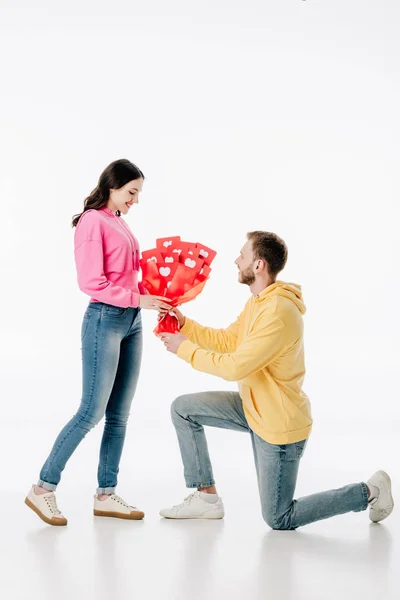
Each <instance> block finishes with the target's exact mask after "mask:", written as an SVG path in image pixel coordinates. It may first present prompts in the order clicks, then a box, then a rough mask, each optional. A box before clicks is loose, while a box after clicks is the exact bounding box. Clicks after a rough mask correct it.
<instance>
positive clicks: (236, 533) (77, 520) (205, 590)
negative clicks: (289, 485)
mask: <svg viewBox="0 0 400 600" xmlns="http://www.w3.org/2000/svg"><path fill="white" fill-rule="evenodd" d="M53 429H54V425H51V426H48V427H47V431H48V433H47V434H46V437H48V436H49V435H50V432H51V431H52V430H53ZM166 431H168V429H167V430H166ZM27 435H28V434H27ZM99 435H100V430H99V431H96V432H93V435H92V436H91V437H92V440H91V441H89V438H87V440H85V442H84V444H83V445H82V446H81V447H80V448H79V450H78V452H77V455H76V456H74V457H73V459H71V462H70V465H69V466H68V469H67V470H66V472H65V476H64V479H63V485H62V486H60V488H59V492H58V497H59V503H60V506H61V509H62V510H63V512H64V513H65V514H66V516H67V517H68V519H69V524H68V527H66V528H52V527H49V526H47V525H45V524H44V523H42V522H41V521H40V520H39V519H38V518H37V517H36V515H35V514H34V513H32V512H31V511H30V510H29V509H28V508H27V507H26V506H25V505H24V503H23V500H24V496H25V494H26V492H27V489H28V488H29V483H30V480H29V479H28V477H29V475H28V471H29V472H30V473H31V472H32V465H33V463H36V462H37V460H38V459H37V457H36V452H37V450H35V449H32V454H33V456H29V457H28V458H27V459H26V461H25V463H24V464H22V462H21V465H20V473H21V474H22V476H23V478H24V479H25V482H26V485H25V486H24V485H22V483H25V482H21V483H20V484H19V485H18V487H15V486H11V487H8V488H7V490H8V491H6V489H4V491H3V493H2V495H1V503H2V509H1V514H2V516H3V518H2V542H3V543H2V545H1V550H2V559H1V571H2V576H1V596H2V597H4V598H7V600H24V599H30V600H36V599H37V598H43V599H45V600H47V599H49V600H50V598H57V599H59V600H66V599H67V598H68V599H70V598H76V599H80V598H85V599H88V600H92V599H96V600H97V599H98V600H103V599H104V600H106V599H107V600H108V599H109V598H115V599H116V600H125V599H127V600H128V599H129V600H131V599H132V598H134V597H136V598H140V599H141V600H142V599H143V600H147V599H153V598H154V599H156V598H157V599H158V598H160V599H163V600H164V599H165V600H186V599H188V598H209V599H214V598H215V599H217V598H218V599H221V598H223V599H225V598H226V599H230V600H236V599H238V600H239V599H242V598H246V599H247V598H248V599H251V600H258V599H265V598H271V599H273V600H303V599H304V600H312V599H316V600H329V599H332V600H333V599H335V600H337V599H338V598H340V599H341V600H342V599H346V600H347V599H352V600H353V599H356V600H357V599H358V598H360V600H361V599H362V600H378V599H379V600H395V599H396V600H397V599H398V598H399V597H400V582H399V577H398V565H399V563H400V535H399V533H400V513H397V512H396V510H395V511H394V513H393V515H392V516H391V517H390V518H389V519H388V520H387V521H385V523H384V524H380V525H373V524H370V522H369V520H368V516H367V513H366V512H364V513H357V514H355V513H352V514H349V515H344V516H341V517H336V518H334V519H330V520H327V521H323V522H320V523H315V524H312V525H309V526H308V527H304V528H301V529H299V530H298V531H295V532H275V531H271V530H269V528H268V527H267V526H266V525H265V523H264V522H263V521H262V518H261V515H260V510H259V505H258V497H257V489H256V484H255V477H254V470H253V468H252V459H251V453H250V445H249V443H248V440H247V439H246V438H247V436H244V435H243V436H242V435H239V434H238V435H235V434H232V433H226V432H218V431H210V432H209V442H210V449H211V452H212V454H213V455H214V456H215V460H214V466H215V470H216V471H217V472H218V474H219V482H220V493H221V495H223V498H224V502H225V507H226V511H227V515H226V518H225V519H224V520H223V521H218V522H205V521H195V522H193V521H191V522H188V521H166V520H162V519H161V518H160V517H159V516H158V510H159V509H160V508H161V507H162V506H164V505H169V504H170V503H176V502H177V501H180V500H181V497H182V496H183V494H184V493H185V491H186V490H185V488H184V487H182V480H181V473H180V465H179V462H178V460H177V459H178V454H177V448H176V447H175V443H173V442H172V439H173V438H171V439H169V438H168V439H166V440H164V441H165V450H164V451H163V455H162V457H159V460H160V458H161V468H160V469H159V471H158V475H157V477H150V475H149V472H150V469H151V470H152V472H154V473H155V472H156V471H155V466H154V464H150V463H151V460H149V462H148V463H146V461H145V459H144V456H145V455H144V454H142V455H141V456H139V455H138V452H137V448H139V447H140V446H142V447H143V448H144V449H146V440H145V439H142V440H137V439H136V440H133V439H132V438H131V437H130V438H129V440H127V447H126V449H125V454H124V457H125V458H124V463H123V465H122V467H123V468H122V473H121V478H122V481H121V486H120V493H121V495H123V496H124V497H125V498H126V499H127V500H128V501H130V502H132V503H136V504H138V505H139V506H141V507H143V509H144V510H145V511H146V518H145V520H144V521H143V522H126V521H119V520H114V519H99V518H95V517H93V516H92V512H91V511H92V504H91V503H92V497H91V494H92V491H93V490H92V489H91V486H90V485H89V483H88V482H87V478H86V475H87V472H88V467H89V464H90V467H91V470H92V471H93V472H94V474H95V469H94V467H95V464H93V463H94V461H95V458H96V454H97V449H98V441H99ZM11 439H12V436H10V438H9V442H7V444H8V448H9V451H11ZM376 441H377V443H378V444H379V445H380V447H382V444H387V448H388V450H390V454H388V461H387V462H386V463H385V465H381V464H379V465H375V464H374V463H373V460H372V457H373V454H374V449H373V448H368V446H367V445H366V440H365V439H363V438H359V439H358V440H357V443H356V444H355V443H354V440H353V441H352V440H351V438H350V437H344V438H343V439H342V440H341V444H340V445H339V446H338V447H337V448H335V446H334V438H323V436H321V437H319V435H318V433H315V434H313V438H312V442H311V441H310V444H309V447H308V450H307V453H306V456H305V457H304V459H303V464H302V466H301V472H300V478H299V483H298V490H297V491H298V495H304V494H307V493H311V492H316V491H320V490H322V489H326V488H327V487H338V486H340V485H344V484H345V483H348V482H351V481H357V480H359V479H361V476H360V477H357V474H361V473H362V474H363V475H364V474H366V475H367V476H368V475H369V474H370V473H369V472H367V468H368V464H369V463H372V464H373V468H374V469H375V467H378V466H383V467H386V468H387V469H388V470H389V471H391V473H392V475H394V477H393V483H394V486H395V487H396V485H398V483H399V479H398V477H396V473H394V469H395V463H396V458H395V456H396V455H395V454H394V452H392V450H391V449H395V447H396V446H395V438H394V437H393V438H391V439H386V440H384V439H383V438H382V439H381V440H376ZM147 443H149V442H148V441H147ZM161 443H163V441H162V440H161ZM3 444H5V440H4V439H3V440H2V444H1V445H3ZM39 445H40V448H41V449H40V454H42V452H43V449H42V446H43V447H44V445H45V444H42V442H40V444H39ZM350 447H353V448H354V451H353V457H352V459H351V460H350V459H349V460H348V461H347V463H346V462H345V461H344V460H343V459H344V454H343V453H344V452H345V451H346V449H347V450H348V449H349V448H350ZM363 447H365V451H364V448H363ZM5 450H6V448H3V452H4V451H5ZM129 455H130V457H131V458H128V457H129ZM133 456H134V457H135V461H134V462H135V464H133V461H132V457H133ZM351 463H354V464H351ZM168 465H169V466H168ZM129 471H131V475H132V479H130V480H129V478H128V480H127V475H128V472H129ZM31 474H32V473H31ZM135 481H136V484H134V482H135ZM74 482H77V484H78V488H79V491H78V493H75V492H74V487H75V484H74ZM3 488H4V486H3ZM5 507H7V511H5ZM4 515H6V518H4Z"/></svg>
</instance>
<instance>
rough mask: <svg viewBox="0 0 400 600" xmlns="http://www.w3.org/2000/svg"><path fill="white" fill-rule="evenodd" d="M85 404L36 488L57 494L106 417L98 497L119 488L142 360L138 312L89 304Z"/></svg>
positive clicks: (85, 330) (57, 444)
mask: <svg viewBox="0 0 400 600" xmlns="http://www.w3.org/2000/svg"><path fill="white" fill-rule="evenodd" d="M81 339H82V368H83V378H82V379H83V382H82V388H83V390H82V401H81V404H80V406H79V409H78V412H77V413H76V414H75V416H74V417H72V419H71V420H70V421H69V423H67V425H65V427H64V428H63V429H62V431H61V433H60V434H59V436H58V437H57V439H56V441H55V443H54V446H53V448H52V450H51V452H50V455H49V457H48V458H47V460H46V462H45V463H44V465H43V467H42V470H41V472H40V479H39V481H38V485H40V486H42V487H44V488H46V489H48V490H55V489H56V488H57V484H58V483H59V481H60V479H61V473H62V471H63V469H64V467H65V465H66V463H67V461H68V459H69V458H70V456H71V455H72V453H73V452H74V451H75V449H76V448H77V446H78V445H79V444H80V442H81V441H82V440H83V438H84V437H85V435H86V434H87V433H88V431H90V430H91V429H93V427H94V426H95V425H97V423H99V421H100V420H101V419H102V418H103V417H104V415H105V425H104V433H103V439H102V442H101V449H100V462H99V468H98V484H99V487H98V490H97V493H98V494H112V493H113V492H114V491H115V487H116V485H117V476H118V471H119V462H120V459H121V454H122V448H123V445H124V440H125V433H126V425H127V421H128V417H129V411H130V407H131V403H132V398H133V396H134V394H135V390H136V385H137V381H138V378H139V371H140V364H141V358H142V316H141V314H140V308H118V307H116V306H111V305H109V304H103V303H90V304H89V306H88V308H87V310H86V313H85V316H84V318H83V323H82V331H81Z"/></svg>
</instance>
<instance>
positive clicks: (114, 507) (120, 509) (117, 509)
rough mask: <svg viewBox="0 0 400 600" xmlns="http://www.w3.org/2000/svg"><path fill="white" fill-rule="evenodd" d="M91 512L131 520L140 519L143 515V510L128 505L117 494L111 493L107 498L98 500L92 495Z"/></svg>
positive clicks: (96, 514)
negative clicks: (92, 508) (92, 504)
mask: <svg viewBox="0 0 400 600" xmlns="http://www.w3.org/2000/svg"><path fill="white" fill-rule="evenodd" d="M93 514H94V515H95V516H96V517H114V518H116V519H130V520H133V521H140V520H141V519H143V517H144V512H142V511H141V510H139V509H138V508H136V507H135V506H130V505H129V504H127V503H126V502H125V501H124V500H122V498H120V496H117V494H112V495H111V496H109V497H108V498H107V500H99V499H98V497H97V495H96V496H95V497H94V510H93Z"/></svg>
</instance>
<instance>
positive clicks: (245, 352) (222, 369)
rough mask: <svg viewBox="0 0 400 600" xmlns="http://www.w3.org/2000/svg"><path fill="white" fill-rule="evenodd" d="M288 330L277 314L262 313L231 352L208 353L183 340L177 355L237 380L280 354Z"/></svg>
mask: <svg viewBox="0 0 400 600" xmlns="http://www.w3.org/2000/svg"><path fill="white" fill-rule="evenodd" d="M288 329H289V328H287V327H285V324H284V322H283V321H282V320H281V319H280V318H279V317H278V316H277V315H265V316H264V318H262V319H259V320H258V322H257V323H256V326H255V328H254V329H253V331H252V332H251V334H250V335H249V337H248V338H247V339H246V340H245V341H244V342H243V343H242V344H240V345H239V346H238V347H237V348H236V350H235V351H233V352H228V353H225V354H223V353H219V352H208V351H207V350H204V349H202V348H200V347H199V346H198V345H196V344H194V343H193V342H192V341H190V340H186V341H184V342H183V343H182V344H181V345H180V347H179V348H178V353H177V354H178V356H179V358H182V359H183V360H185V361H186V362H188V363H189V364H190V365H191V366H192V367H193V368H194V369H196V371H202V372H203V373H209V374H210V375H217V376H218V377H222V379H226V380H227V381H240V380H241V379H244V378H245V377H248V376H249V375H252V374H253V373H256V372H257V371H260V370H261V369H263V368H265V367H267V366H268V365H269V364H270V363H271V362H273V361H274V360H275V359H276V357H277V356H279V355H280V354H281V353H282V350H283V348H284V347H285V345H286V344H287V343H288V342H289V339H288V338H289V335H288Z"/></svg>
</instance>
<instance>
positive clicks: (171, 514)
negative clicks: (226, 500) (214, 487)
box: [160, 491, 225, 519]
mask: <svg viewBox="0 0 400 600" xmlns="http://www.w3.org/2000/svg"><path fill="white" fill-rule="evenodd" d="M204 495H205V494H204V493H203V492H199V491H197V492H194V493H193V494H190V496H188V497H187V498H185V500H184V502H182V504H177V505H176V506H173V507H172V508H163V510H161V511H160V515H161V516H162V517H165V518H166V519H223V517H224V515H225V511H224V505H223V503H222V500H221V498H219V497H218V499H217V501H216V502H213V503H212V502H207V500H204V498H203V497H202V496H204Z"/></svg>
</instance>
